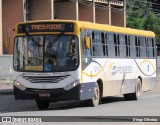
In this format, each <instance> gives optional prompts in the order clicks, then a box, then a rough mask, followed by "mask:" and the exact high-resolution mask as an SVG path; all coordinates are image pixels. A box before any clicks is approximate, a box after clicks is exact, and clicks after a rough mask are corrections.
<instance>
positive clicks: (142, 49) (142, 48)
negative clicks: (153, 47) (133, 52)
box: [139, 37, 146, 57]
mask: <svg viewBox="0 0 160 125" xmlns="http://www.w3.org/2000/svg"><path fill="white" fill-rule="evenodd" d="M139 41H140V57H146V38H145V37H139Z"/></svg>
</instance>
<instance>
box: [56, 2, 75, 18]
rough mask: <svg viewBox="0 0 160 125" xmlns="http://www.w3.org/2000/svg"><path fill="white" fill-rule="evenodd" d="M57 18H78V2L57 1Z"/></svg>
mask: <svg viewBox="0 0 160 125" xmlns="http://www.w3.org/2000/svg"><path fill="white" fill-rule="evenodd" d="M54 5H55V6H54V7H55V19H67V20H76V3H74V2H55V3H54Z"/></svg>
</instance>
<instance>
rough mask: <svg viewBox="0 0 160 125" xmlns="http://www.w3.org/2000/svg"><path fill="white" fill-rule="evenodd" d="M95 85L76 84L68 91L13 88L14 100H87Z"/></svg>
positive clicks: (61, 89) (92, 83)
mask: <svg viewBox="0 0 160 125" xmlns="http://www.w3.org/2000/svg"><path fill="white" fill-rule="evenodd" d="M94 86H95V83H94V82H91V83H83V84H78V85H77V86H75V87H74V88H72V89H70V90H64V89H63V88H59V89H32V88H26V89H25V90H20V89H19V88H17V87H16V86H14V87H13V88H14V96H15V99H17V100H19V99H24V100H25V99H35V100H43V101H59V100H88V99H91V98H92V97H93V94H94Z"/></svg>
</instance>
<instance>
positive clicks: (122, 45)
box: [119, 35, 126, 57]
mask: <svg viewBox="0 0 160 125" xmlns="http://www.w3.org/2000/svg"><path fill="white" fill-rule="evenodd" d="M119 43H120V45H119V52H120V57H126V45H125V35H119Z"/></svg>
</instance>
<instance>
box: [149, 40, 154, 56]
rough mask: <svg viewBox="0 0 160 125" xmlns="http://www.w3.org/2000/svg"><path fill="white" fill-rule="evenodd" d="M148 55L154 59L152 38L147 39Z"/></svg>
mask: <svg viewBox="0 0 160 125" xmlns="http://www.w3.org/2000/svg"><path fill="white" fill-rule="evenodd" d="M147 55H148V57H149V58H152V57H154V44H153V39H152V38H148V39H147Z"/></svg>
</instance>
